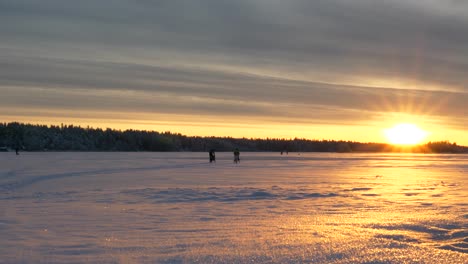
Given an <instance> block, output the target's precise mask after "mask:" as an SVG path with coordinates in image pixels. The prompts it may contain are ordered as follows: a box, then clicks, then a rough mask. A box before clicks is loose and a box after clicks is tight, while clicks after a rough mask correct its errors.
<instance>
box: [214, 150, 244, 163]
mask: <svg viewBox="0 0 468 264" xmlns="http://www.w3.org/2000/svg"><path fill="white" fill-rule="evenodd" d="M208 153H209V156H210V163H212V162H216V154H215V150H214V149H210V151H209V152H208ZM234 163H236V164H237V163H240V152H239V149H238V148H236V149H235V150H234Z"/></svg>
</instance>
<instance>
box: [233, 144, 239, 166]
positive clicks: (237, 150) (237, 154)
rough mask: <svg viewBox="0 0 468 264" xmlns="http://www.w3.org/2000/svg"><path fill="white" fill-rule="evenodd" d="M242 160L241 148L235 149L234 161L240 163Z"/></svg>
mask: <svg viewBox="0 0 468 264" xmlns="http://www.w3.org/2000/svg"><path fill="white" fill-rule="evenodd" d="M239 162H240V152H239V149H237V148H236V149H235V150H234V163H236V164H237V163H239Z"/></svg>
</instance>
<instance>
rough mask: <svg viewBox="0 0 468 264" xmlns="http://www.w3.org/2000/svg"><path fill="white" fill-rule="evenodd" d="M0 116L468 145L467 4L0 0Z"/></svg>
mask: <svg viewBox="0 0 468 264" xmlns="http://www.w3.org/2000/svg"><path fill="white" fill-rule="evenodd" d="M0 36H1V37H0V121H2V122H10V121H20V122H29V123H40V124H60V123H65V124H75V125H82V126H88V125H89V126H92V127H103V128H106V127H111V128H116V129H146V130H155V131H172V132H177V133H182V134H186V135H201V136H233V137H260V138H266V137H270V138H271V137H281V138H295V137H299V138H309V139H340V140H355V141H362V142H385V141H386V139H385V137H384V133H383V131H384V130H385V129H387V128H390V127H392V126H394V125H396V124H399V123H412V124H416V125H417V126H419V127H420V128H421V129H424V130H426V131H428V132H429V136H428V138H427V139H426V140H427V141H429V140H430V141H439V140H448V141H451V142H457V143H459V144H463V145H468V133H467V131H468V110H467V109H468V74H467V73H468V2H467V1H462V0H444V1H439V0H420V1H407V0H394V1H389V0H385V1H384V0H353V1H350V0H317V1H307V0H288V1H283V0H236V1H232V0H159V1H150V0H132V1H130V0H128V1H124V0H112V1H110V0H102V1H95V0H80V1H67V0H41V1H37V0H10V1H8V0H0Z"/></svg>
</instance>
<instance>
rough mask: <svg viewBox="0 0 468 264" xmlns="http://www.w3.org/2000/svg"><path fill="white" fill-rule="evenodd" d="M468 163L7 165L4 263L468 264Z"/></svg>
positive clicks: (123, 157)
mask: <svg viewBox="0 0 468 264" xmlns="http://www.w3.org/2000/svg"><path fill="white" fill-rule="evenodd" d="M467 184H468V155H416V154H335V153H334V154H327V153H299V154H298V153H289V155H280V154H279V153H241V163H240V164H234V163H233V162H232V153H217V162H216V163H213V164H210V163H209V162H208V153H21V155H19V156H16V155H14V153H0V263H468V210H467V209H468V187H467Z"/></svg>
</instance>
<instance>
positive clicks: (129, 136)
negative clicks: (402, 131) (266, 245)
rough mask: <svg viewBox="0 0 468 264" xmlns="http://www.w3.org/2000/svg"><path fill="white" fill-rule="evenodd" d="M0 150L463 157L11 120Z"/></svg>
mask: <svg viewBox="0 0 468 264" xmlns="http://www.w3.org/2000/svg"><path fill="white" fill-rule="evenodd" d="M0 148H2V149H4V150H5V149H7V148H10V149H16V148H18V149H21V150H25V151H208V150H210V149H215V150H216V151H232V150H233V149H235V148H238V149H239V150H241V151H274V152H280V151H289V152H416V153H468V147H464V146H459V145H457V144H456V143H450V142H448V141H442V142H429V143H426V144H423V145H418V146H407V147H404V146H393V145H390V144H385V143H362V142H354V141H342V140H310V139H302V138H294V139H280V138H266V139H260V138H232V137H199V136H185V135H182V134H178V133H171V132H162V133H161V132H156V131H144V130H132V129H129V130H124V131H122V130H115V129H110V128H108V129H100V128H91V127H86V128H83V127H80V126H74V125H63V124H62V125H60V126H55V125H51V126H46V125H33V124H24V123H17V122H12V123H0Z"/></svg>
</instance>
